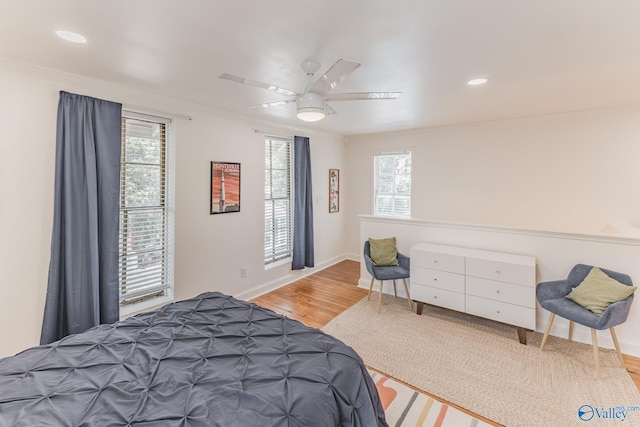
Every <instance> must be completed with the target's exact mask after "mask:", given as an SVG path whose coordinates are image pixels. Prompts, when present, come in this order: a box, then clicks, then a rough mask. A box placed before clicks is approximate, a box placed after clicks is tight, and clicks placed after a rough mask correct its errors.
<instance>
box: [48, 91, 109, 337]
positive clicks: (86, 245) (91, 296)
mask: <svg viewBox="0 0 640 427" xmlns="http://www.w3.org/2000/svg"><path fill="white" fill-rule="evenodd" d="M121 120H122V105H121V104H117V103H114V102H110V101H104V100H101V99H95V98H90V97H87V96H82V95H75V94H71V93H67V92H60V100H59V103H58V128H57V132H56V168H55V194H54V198H55V199H54V212H53V234H52V238H51V261H50V264H49V282H48V287H47V299H46V303H45V310H44V320H43V324H42V335H41V337H40V344H48V343H51V342H53V341H56V340H58V339H60V338H62V337H64V336H67V335H70V334H75V333H80V332H83V331H85V330H87V329H89V328H91V327H93V326H96V325H98V324H101V323H112V322H115V321H117V320H118V318H119V302H118V227H119V224H118V223H119V221H118V215H119V214H118V209H119V194H120V191H119V187H120V145H121V127H122V125H121Z"/></svg>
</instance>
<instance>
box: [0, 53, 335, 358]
mask: <svg viewBox="0 0 640 427" xmlns="http://www.w3.org/2000/svg"><path fill="white" fill-rule="evenodd" d="M60 90H65V91H68V92H73V93H79V94H83V95H88V96H94V97H98V98H103V99H108V100H111V101H116V102H122V103H123V104H125V106H130V107H139V108H142V109H145V108H148V109H150V110H151V111H167V112H170V113H179V114H180V115H189V116H192V117H193V120H192V121H188V120H186V119H184V118H182V119H181V118H178V119H176V120H175V124H176V126H175V129H176V135H177V147H176V265H175V272H176V274H175V281H176V293H175V294H176V298H179V299H182V298H188V297H191V296H194V295H196V294H198V293H201V292H205V291H212V290H218V291H221V292H225V293H228V294H232V295H235V296H240V297H244V298H250V297H252V296H254V295H257V294H258V293H259V292H263V291H265V290H268V289H270V288H272V287H275V286H278V285H281V284H283V283H286V282H287V281H290V280H292V279H295V278H296V277H300V276H301V275H303V274H306V273H307V272H306V271H305V272H297V273H295V274H293V273H291V272H290V271H289V266H288V265H284V266H281V267H278V268H274V269H272V270H269V271H264V266H263V261H262V260H263V252H262V244H263V223H264V220H263V218H264V213H263V212H264V210H263V204H262V201H263V200H264V199H263V198H264V190H263V180H264V172H263V170H264V169H263V168H264V161H263V156H264V148H263V145H264V142H263V137H262V136H261V135H260V134H256V133H255V132H254V129H263V130H271V129H269V128H268V127H267V125H265V123H251V122H248V121H246V120H243V119H240V118H237V117H233V116H229V115H226V114H224V113H221V112H217V111H211V110H205V109H204V108H203V107H201V106H197V105H192V104H189V103H185V102H183V101H180V100H174V99H168V98H164V97H161V96H154V95H151V94H148V93H144V92H140V91H136V90H133V89H131V88H125V87H121V86H114V85H110V84H107V83H104V82H100V81H96V80H91V79H85V78H80V77H77V76H72V75H65V74H59V73H55V72H52V71H48V70H42V69H37V68H32V67H29V66H26V65H23V64H18V63H14V62H9V61H4V60H0V93H1V94H2V96H1V97H0V124H1V125H2V126H1V127H2V131H3V137H2V138H0V200H1V202H0V278H1V279H0V280H1V285H0V357H2V356H8V355H11V354H13V353H15V352H18V351H20V350H22V349H24V348H27V347H30V346H33V345H36V344H37V343H38V342H39V337H40V327H41V322H42V313H43V309H44V301H45V295H46V284H47V272H48V264H49V256H50V240H51V227H52V214H53V186H54V183H53V179H54V157H55V132H56V111H57V103H58V92H59V91H60ZM274 131H276V132H282V133H283V134H293V133H297V134H302V135H306V136H309V137H310V138H311V151H312V170H313V185H314V188H313V191H314V194H315V196H316V204H315V206H314V209H315V210H314V219H315V229H316V265H317V266H325V265H328V264H330V263H333V262H336V261H339V260H341V259H343V258H344V256H345V243H344V239H343V238H342V237H341V236H342V235H343V234H344V231H345V218H346V217H345V213H344V211H343V212H340V213H335V214H329V213H328V208H327V204H328V201H327V192H328V170H329V168H339V169H344V166H345V162H344V156H345V153H344V143H343V141H342V137H339V136H335V135H329V134H322V133H316V132H311V131H300V130H297V131H296V130H291V129H282V130H277V129H276V130H274ZM211 160H222V161H231V162H240V163H241V165H242V184H241V185H242V188H241V212H240V213H233V214H225V215H209V198H208V194H209V189H208V186H209V164H210V163H209V162H210V161H211ZM344 181H345V179H344V178H343V182H344ZM241 266H246V267H248V273H249V274H248V277H247V278H244V279H241V278H240V267H241Z"/></svg>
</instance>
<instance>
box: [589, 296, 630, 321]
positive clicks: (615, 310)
mask: <svg viewBox="0 0 640 427" xmlns="http://www.w3.org/2000/svg"><path fill="white" fill-rule="evenodd" d="M632 302H633V295H630V296H628V297H627V298H625V299H623V300H622V301H617V302H614V303H613V304H611V305H610V306H609V307H607V309H606V310H605V311H604V313H602V317H600V320H598V324H597V325H596V329H609V328H611V327H613V326H617V325H620V324H622V323H624V322H626V321H627V317H629V311H631V303H632Z"/></svg>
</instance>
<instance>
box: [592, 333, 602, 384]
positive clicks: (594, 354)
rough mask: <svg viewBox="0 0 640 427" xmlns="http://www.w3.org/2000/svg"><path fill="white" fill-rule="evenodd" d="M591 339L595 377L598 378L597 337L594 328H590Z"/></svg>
mask: <svg viewBox="0 0 640 427" xmlns="http://www.w3.org/2000/svg"><path fill="white" fill-rule="evenodd" d="M591 341H592V342H593V358H594V360H595V362H596V378H600V356H599V354H598V337H597V335H596V330H595V329H593V328H591Z"/></svg>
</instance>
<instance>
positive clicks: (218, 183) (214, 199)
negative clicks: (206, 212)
mask: <svg viewBox="0 0 640 427" xmlns="http://www.w3.org/2000/svg"><path fill="white" fill-rule="evenodd" d="M209 191H210V197H211V209H210V214H211V215H213V214H221V213H229V212H240V163H229V162H211V188H210V189H209Z"/></svg>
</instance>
